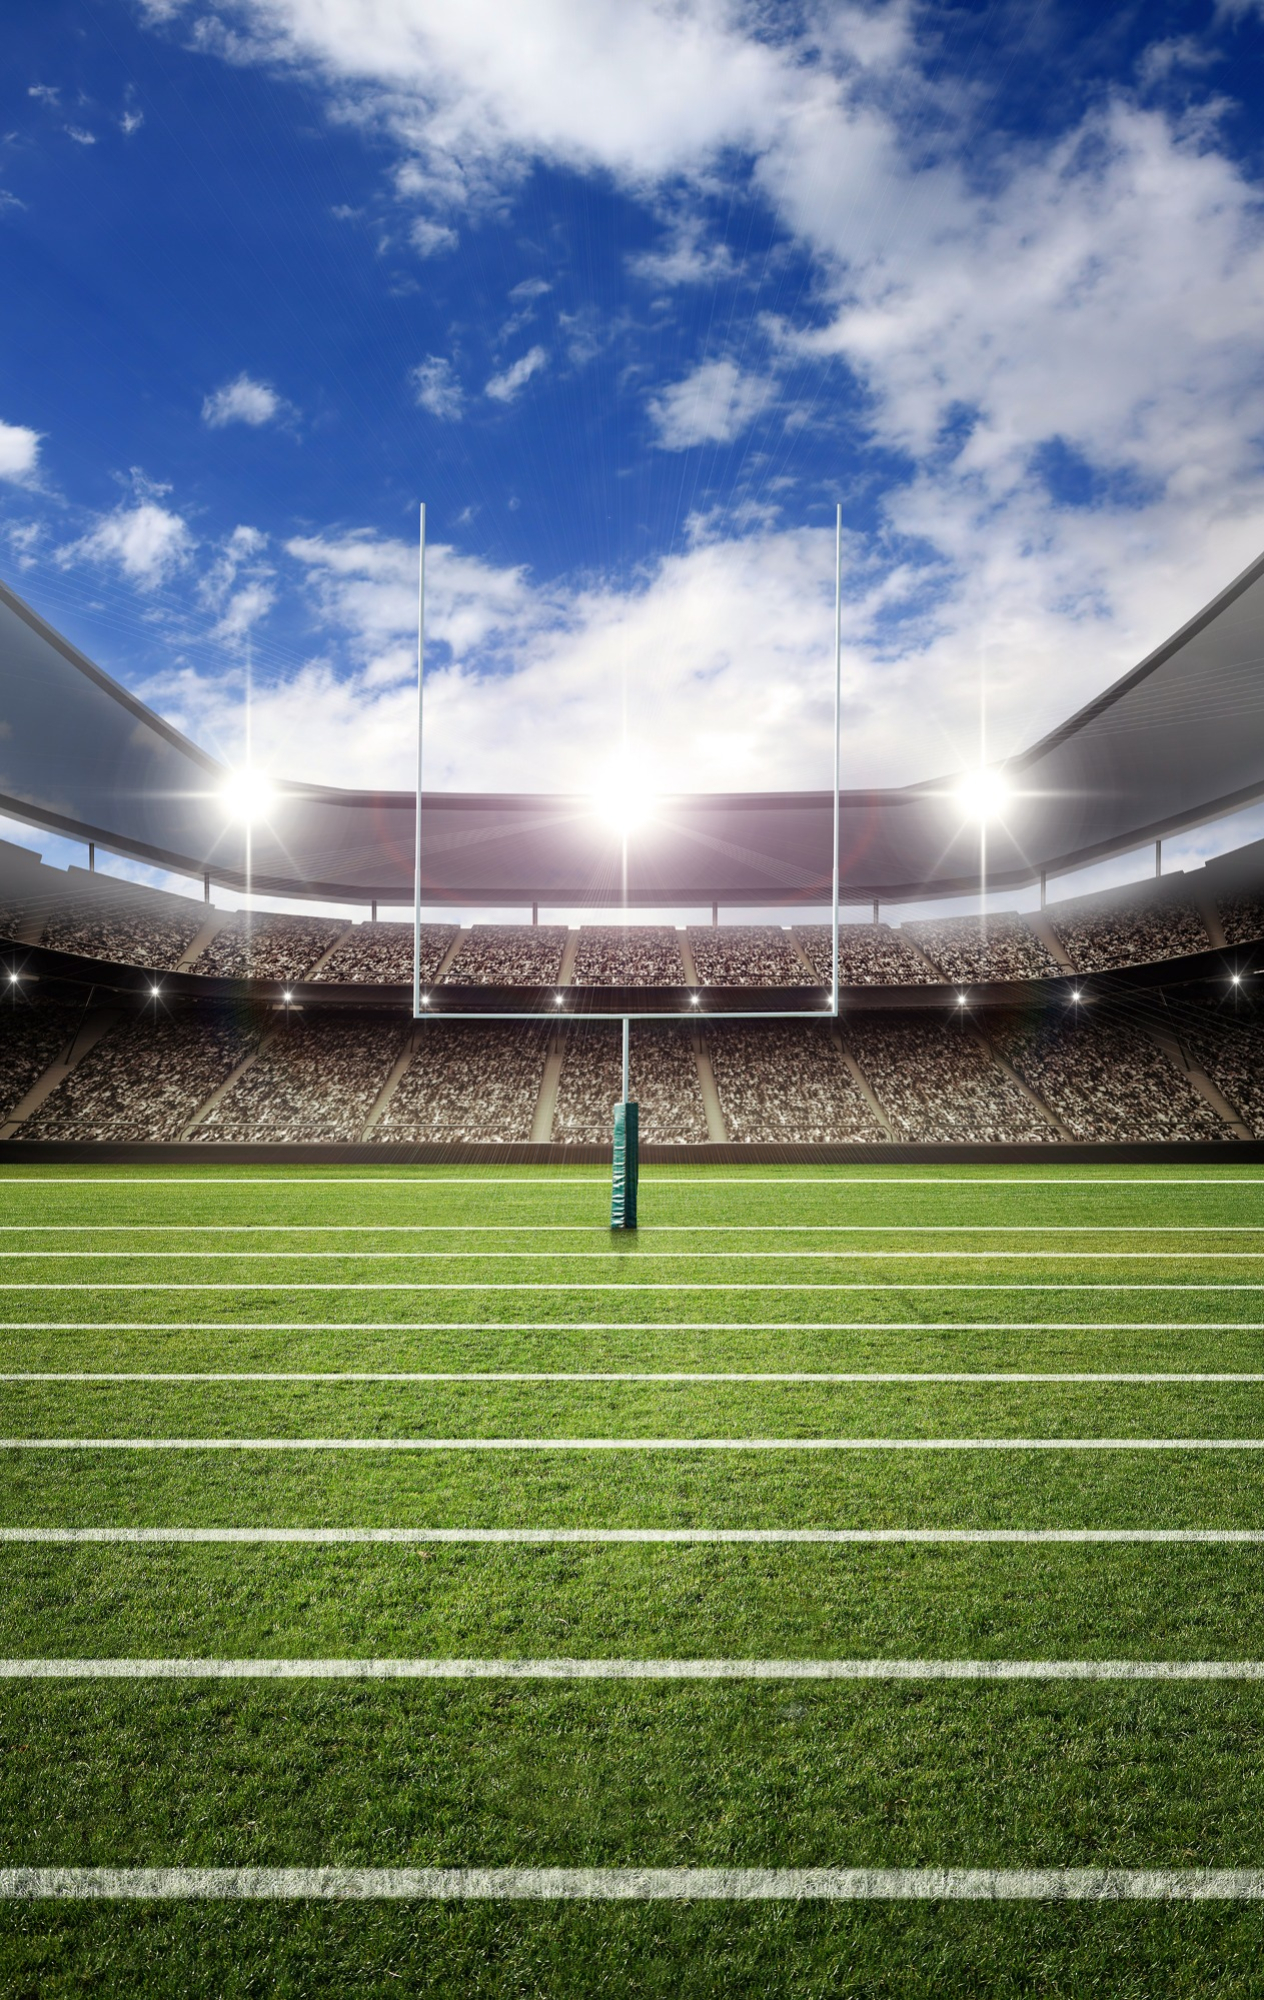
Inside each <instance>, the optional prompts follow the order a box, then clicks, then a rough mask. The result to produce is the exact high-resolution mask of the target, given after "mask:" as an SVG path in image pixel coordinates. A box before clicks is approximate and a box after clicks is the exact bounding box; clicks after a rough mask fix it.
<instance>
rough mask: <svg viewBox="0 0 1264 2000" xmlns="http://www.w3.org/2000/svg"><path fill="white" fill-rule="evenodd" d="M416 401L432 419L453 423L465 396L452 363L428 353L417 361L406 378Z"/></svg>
mask: <svg viewBox="0 0 1264 2000" xmlns="http://www.w3.org/2000/svg"><path fill="white" fill-rule="evenodd" d="M410 380H411V381H412V385H413V390H414V392H415V394H416V397H417V401H418V402H419V403H420V404H421V407H422V409H423V410H429V412H430V414H431V416H432V417H443V418H445V419H446V420H447V421H448V422H450V423H451V422H455V420H456V419H457V417H459V416H460V414H461V411H462V410H463V408H464V407H465V396H464V392H463V391H462V388H461V384H460V382H459V381H458V380H457V374H456V370H455V369H454V368H453V366H452V363H451V362H450V361H449V360H448V359H447V358H446V356H444V355H441V354H428V355H427V356H426V358H425V360H424V361H419V362H418V363H417V366H416V367H415V368H414V369H413V371H412V375H411V377H410Z"/></svg>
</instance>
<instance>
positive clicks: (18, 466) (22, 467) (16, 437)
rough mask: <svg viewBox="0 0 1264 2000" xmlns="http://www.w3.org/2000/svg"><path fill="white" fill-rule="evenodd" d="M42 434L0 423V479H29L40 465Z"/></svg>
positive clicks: (15, 425) (17, 425)
mask: <svg viewBox="0 0 1264 2000" xmlns="http://www.w3.org/2000/svg"><path fill="white" fill-rule="evenodd" d="M39 448H40V432H39V431H33V430H30V429H28V427H27V426H26V425H25V424H6V423H0V479H15V480H23V479H29V478H30V477H31V475H32V473H33V472H34V471H35V469H36V466H37V465H38V464H39Z"/></svg>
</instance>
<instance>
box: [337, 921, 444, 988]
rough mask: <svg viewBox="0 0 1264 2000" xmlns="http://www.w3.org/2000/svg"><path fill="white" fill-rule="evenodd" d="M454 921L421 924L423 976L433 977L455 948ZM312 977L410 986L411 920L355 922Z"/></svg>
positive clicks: (346, 982)
mask: <svg viewBox="0 0 1264 2000" xmlns="http://www.w3.org/2000/svg"><path fill="white" fill-rule="evenodd" d="M455 936H456V925H455V924H423V925H422V927H421V976H422V979H423V980H429V979H433V978H434V976H435V974H436V973H437V972H438V970H439V967H440V966H441V965H442V964H443V961H444V958H445V957H446V956H447V954H448V952H449V951H450V950H451V948H452V941H453V939H454V938H455ZM312 978H313V980H314V981H316V982H321V981H325V982H328V983H329V984H330V985H337V984H339V983H345V984H346V985H355V986H411V985H412V983H413V927H412V925H411V924H395V923H382V924H377V923H374V924H356V925H355V926H354V928H353V929H351V930H349V931H348V932H347V934H346V936H345V937H343V938H340V939H339V940H338V943H337V944H336V945H335V946H334V948H333V951H332V952H331V953H330V955H329V957H328V958H327V959H325V960H324V961H323V963H322V964H320V965H319V966H317V968H316V970H315V972H314V973H313V974H312Z"/></svg>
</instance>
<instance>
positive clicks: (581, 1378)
mask: <svg viewBox="0 0 1264 2000" xmlns="http://www.w3.org/2000/svg"><path fill="white" fill-rule="evenodd" d="M0 1382H170V1383H187V1384H194V1385H197V1384H212V1383H216V1384H225V1383H242V1382H279V1383H286V1382H316V1383H331V1384H354V1383H357V1382H383V1383H399V1384H409V1383H435V1382H480V1383H481V1382H536V1383H550V1382H554V1383H556V1382H561V1383H568V1382H598V1383H601V1382H611V1383H621V1382H622V1383H627V1382H648V1383H720V1384H726V1383H742V1382H746V1383H764V1382H767V1383H808V1384H813V1383H819V1384H822V1385H824V1386H826V1387H829V1386H833V1385H842V1384H850V1385H852V1386H855V1387H864V1386H866V1385H867V1384H871V1383H872V1384H884V1383H886V1384H911V1385H913V1386H917V1385H920V1384H922V1383H928V1382H954V1383H964V1384H974V1383H981V1384H989V1383H991V1384H997V1383H1020V1384H1023V1383H1030V1384H1036V1383H1039V1384H1058V1383H1065V1384H1071V1385H1073V1384H1076V1383H1083V1384H1089V1383H1092V1384H1101V1383H1113V1384H1117V1385H1118V1384H1128V1383H1135V1384H1139V1385H1149V1386H1152V1385H1155V1384H1158V1385H1163V1384H1190V1383H1214V1384H1219V1383H1264V1373H1260V1374H1254V1375H1230V1374H1219V1375H1212V1374H1202V1375H1191V1374H1186V1375H1173V1374H1158V1373H1149V1374H1136V1373H1133V1374H1121V1373H1118V1372H1116V1373H1114V1374H1104V1373H1097V1374H1079V1375H1068V1374H1062V1375H1055V1374H1033V1373H1017V1372H1015V1371H1013V1370H1011V1371H1009V1372H1008V1373H1000V1374H981V1373H977V1372H976V1373H965V1372H962V1371H958V1372H956V1373H947V1372H944V1371H939V1370H932V1369H915V1370H907V1371H905V1372H903V1373H895V1372H891V1371H887V1372H879V1371H875V1370H872V1369H870V1370H868V1371H867V1372H865V1373H860V1374H841V1373H838V1372H834V1373H823V1372H819V1371H813V1370H810V1369H803V1368H801V1369H789V1368H786V1369H780V1370H778V1371H776V1372H771V1373H770V1372H764V1373H755V1372H754V1371H753V1370H748V1371H746V1372H733V1371H730V1372H728V1373H724V1374H721V1373H719V1372H716V1371H713V1372H711V1373H704V1372H701V1371H698V1370H693V1371H688V1372H687V1371H684V1370H676V1371H675V1372H673V1373H668V1372H662V1373H659V1374H648V1373H639V1374H638V1373H632V1372H630V1371H626V1370H624V1371H615V1370H610V1369H605V1370H602V1369H584V1370H580V1369H571V1370H563V1369H551V1370H544V1369H525V1368H519V1369H509V1368H497V1369H490V1368H485V1369H476V1370H466V1371H464V1372H460V1373H459V1372H457V1371H456V1370H454V1369H428V1370H424V1371H423V1370H414V1371H412V1372H410V1373H403V1372H399V1371H395V1372H392V1371H387V1370H372V1369H349V1368H345V1369H339V1370H336V1371H334V1370H324V1371H320V1370H316V1369H289V1370H286V1371H279V1370H272V1371H263V1370H257V1369H256V1370H236V1371H232V1372H230V1371H227V1370H224V1371H221V1372H219V1373H210V1372H207V1371H205V1370H203V1371H201V1372H200V1373H193V1372H185V1373H183V1374H181V1373H177V1372H175V1371H173V1370H158V1369H135V1370H132V1371H131V1372H130V1373H122V1372H119V1371H117V1370H115V1371H106V1370H102V1369H76V1370H73V1371H72V1370H68V1369H62V1370H57V1371H55V1370H52V1369H43V1370H35V1369H27V1370H25V1371H24V1372H23V1373H21V1374H0Z"/></svg>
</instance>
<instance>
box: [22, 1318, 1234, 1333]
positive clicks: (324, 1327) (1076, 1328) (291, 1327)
mask: <svg viewBox="0 0 1264 2000" xmlns="http://www.w3.org/2000/svg"><path fill="white" fill-rule="evenodd" d="M0 1333H503V1334H515V1333H552V1334H558V1333H1264V1320H1251V1319H1084V1320H1080V1319H1065V1320H1063V1319H804V1320H797V1319H575V1320H551V1319H491V1320H486V1319H370V1320H355V1319H281V1320H270V1319H186V1320H174V1319H173V1320H166V1319H110V1320H102V1319H3V1320H0Z"/></svg>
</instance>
